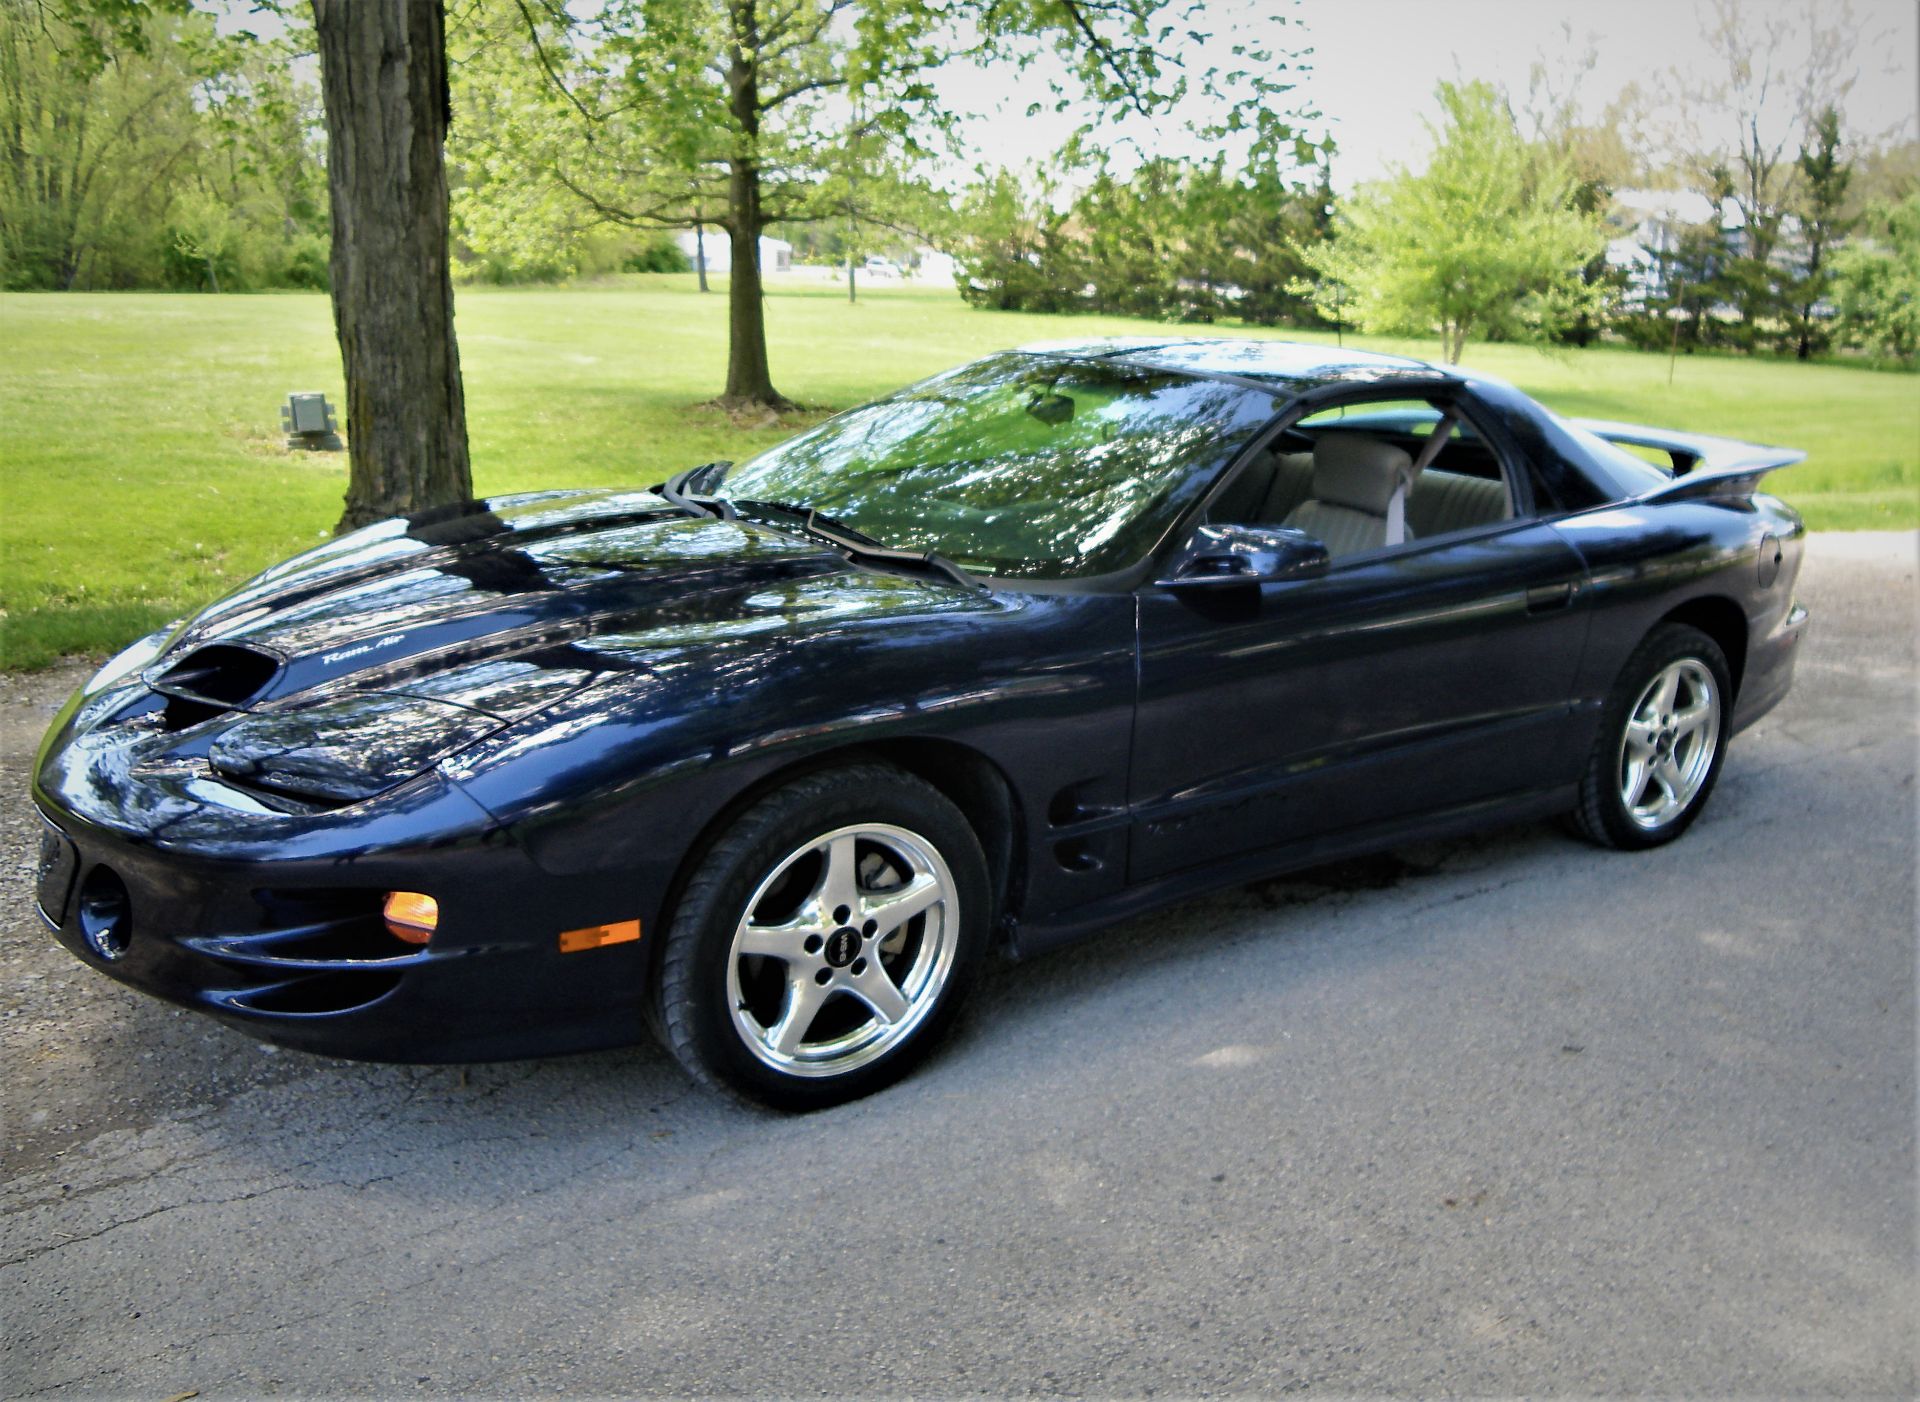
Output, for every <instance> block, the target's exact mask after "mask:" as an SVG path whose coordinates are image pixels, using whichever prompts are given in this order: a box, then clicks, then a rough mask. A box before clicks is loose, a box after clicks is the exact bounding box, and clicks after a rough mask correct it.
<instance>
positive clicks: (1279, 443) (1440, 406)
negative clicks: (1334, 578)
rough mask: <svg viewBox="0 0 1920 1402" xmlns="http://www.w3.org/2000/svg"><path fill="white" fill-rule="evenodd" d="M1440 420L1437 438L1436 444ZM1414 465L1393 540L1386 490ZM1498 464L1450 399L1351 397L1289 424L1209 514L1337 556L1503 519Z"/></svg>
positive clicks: (1508, 504) (1509, 504) (1507, 505)
mask: <svg viewBox="0 0 1920 1402" xmlns="http://www.w3.org/2000/svg"><path fill="white" fill-rule="evenodd" d="M1449 420H1450V421H1449ZM1443 422H1444V423H1446V438H1445V439H1444V440H1443V441H1441V442H1438V443H1436V442H1435V441H1434V434H1435V433H1436V432H1438V431H1440V427H1441V425H1442V423H1443ZM1414 468H1418V469H1419V470H1418V472H1417V474H1416V475H1415V476H1414V479H1413V486H1412V489H1411V491H1410V492H1408V493H1407V495H1406V497H1405V499H1404V501H1403V503H1402V506H1401V509H1400V515H1401V518H1402V519H1401V520H1400V522H1399V529H1400V530H1401V531H1403V532H1404V536H1403V538H1399V539H1396V538H1395V537H1394V535H1393V531H1394V523H1393V519H1392V518H1393V516H1394V514H1395V513H1394V508H1393V497H1394V495H1395V491H1396V488H1397V485H1398V482H1399V479H1400V475H1401V474H1402V473H1403V472H1405V471H1410V470H1412V469H1414ZM1508 471H1509V469H1508V467H1507V465H1506V464H1505V463H1503V462H1502V461H1501V458H1500V455H1499V454H1497V453H1496V452H1495V451H1494V450H1493V447H1492V445H1491V444H1490V443H1489V442H1488V441H1487V440H1486V439H1485V438H1484V437H1483V436H1482V435H1481V434H1480V432H1479V431H1478V430H1477V429H1476V428H1475V426H1474V424H1473V421H1472V419H1471V418H1470V417H1469V416H1468V414H1467V413H1466V412H1465V410H1464V409H1463V408H1461V407H1459V406H1455V405H1452V404H1449V403H1446V402H1436V401H1430V400H1426V399H1405V398H1381V399H1368V400H1361V401H1357V402H1352V403H1347V404H1340V405H1336V406H1333V407H1331V408H1327V409H1322V410H1319V411H1318V412H1316V413H1313V414H1310V415H1308V416H1307V417H1306V418H1303V419H1301V420H1300V421H1298V422H1297V423H1295V424H1294V425H1293V426H1292V427H1291V428H1289V429H1288V430H1287V431H1286V432H1285V433H1284V434H1282V435H1281V436H1280V437H1279V438H1278V439H1276V440H1275V441H1274V443H1273V444H1272V445H1271V446H1270V447H1269V448H1268V449H1267V450H1266V451H1265V452H1263V453H1262V454H1260V456H1259V457H1257V458H1256V459H1255V460H1254V461H1252V462H1250V463H1248V464H1247V466H1246V468H1245V469H1244V470H1243V471H1242V473H1241V474H1240V476H1239V477H1238V478H1236V479H1235V480H1234V481H1233V482H1232V483H1230V484H1228V487H1227V489H1226V490H1225V491H1223V492H1222V493H1221V495H1220V497H1219V499H1218V500H1217V501H1216V502H1215V503H1214V505H1213V508H1212V509H1211V510H1210V512H1209V517H1210V519H1212V520H1214V521H1216V522H1220V521H1227V520H1232V521H1236V522H1239V523H1242V524H1261V525H1285V526H1294V527H1297V528H1299V529H1301V530H1306V531H1309V532H1311V533H1312V534H1314V535H1316V536H1318V537H1320V538H1321V539H1322V540H1324V541H1325V542H1326V544H1327V547H1328V549H1329V551H1330V552H1331V553H1332V554H1333V555H1334V556H1335V557H1336V558H1337V557H1339V556H1342V555H1355V554H1360V553H1363V552H1366V551H1371V550H1376V549H1381V548H1385V547H1391V546H1395V545H1399V544H1402V543H1407V542H1412V541H1418V540H1423V539H1427V538H1429V537H1433V536H1440V535H1450V534H1452V533H1453V532H1455V531H1461V530H1471V529H1474V528H1477V527H1480V526H1485V525H1490V524H1493V523H1495V522H1498V521H1504V520H1507V519H1508V518H1509V517H1511V516H1512V515H1513V503H1514V500H1515V496H1514V492H1513V489H1512V485H1511V482H1510V480H1509V476H1508Z"/></svg>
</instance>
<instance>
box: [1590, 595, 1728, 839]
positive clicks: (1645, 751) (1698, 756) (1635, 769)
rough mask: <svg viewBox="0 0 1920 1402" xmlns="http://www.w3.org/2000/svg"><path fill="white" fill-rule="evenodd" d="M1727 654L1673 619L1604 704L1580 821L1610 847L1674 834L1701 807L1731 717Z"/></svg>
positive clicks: (1715, 775) (1716, 773)
mask: <svg viewBox="0 0 1920 1402" xmlns="http://www.w3.org/2000/svg"><path fill="white" fill-rule="evenodd" d="M1732 698H1733V687H1732V683H1731V678H1730V674H1729V672H1728V668H1727V658H1726V654H1725V653H1724V652H1722V651H1721V649H1720V645H1719V644H1718V643H1716V642H1714V640H1713V639H1712V638H1710V637H1708V636H1707V635H1706V634H1705V633H1702V632H1701V631H1700V630H1699V629H1697V628H1689V627H1687V626H1686V625H1684V624H1668V625H1666V626H1664V627H1661V628H1657V629H1655V630H1654V631H1653V632H1652V633H1651V634H1649V635H1648V637H1647V639H1646V641H1644V642H1643V643H1641V644H1640V646H1639V648H1637V649H1636V650H1635V652H1634V654H1633V656H1632V657H1631V658H1629V659H1628V661H1627V665H1626V667H1625V668H1623V669H1622V671H1621V674H1620V680H1619V681H1618V682H1616V683H1615V684H1614V690H1613V694H1612V695H1611V696H1609V697H1608V698H1607V703H1606V705H1605V707H1604V708H1603V710H1602V711H1601V720H1600V736H1599V739H1598V740H1597V741H1596V742H1595V744H1594V750H1593V755H1592V757H1591V758H1590V759H1589V761H1588V764H1587V772H1586V775H1585V777H1584V778H1583V779H1582V781H1581V785H1580V806H1579V807H1578V808H1577V809H1575V810H1574V815H1573V816H1574V822H1575V825H1576V826H1577V827H1578V828H1579V830H1580V831H1581V833H1582V834H1583V835H1584V836H1586V837H1587V838H1589V839H1591V840H1592V841H1594V842H1596V843H1599V844H1600V845H1601V846H1603V847H1620V848H1629V849H1635V848H1645V847H1655V846H1658V845H1659V844H1661V843H1663V842H1671V841H1672V840H1673V839H1674V838H1676V837H1678V836H1680V834H1681V833H1683V832H1685V831H1686V830H1687V828H1688V827H1689V826H1690V825H1691V824H1692V822H1693V820H1694V819H1695V818H1697V817H1698V816H1699V815H1700V810H1701V809H1702V808H1704V807H1705V806H1706V802H1707V797H1708V795H1709V794H1711V793H1712V792H1713V786H1714V783H1715V782H1716V781H1717V780H1718V779H1719V777H1720V766H1721V764H1722V763H1723V762H1724V760H1725V759H1726V751H1727V741H1728V739H1729V738H1730V732H1731V729H1732V725H1733V699H1732Z"/></svg>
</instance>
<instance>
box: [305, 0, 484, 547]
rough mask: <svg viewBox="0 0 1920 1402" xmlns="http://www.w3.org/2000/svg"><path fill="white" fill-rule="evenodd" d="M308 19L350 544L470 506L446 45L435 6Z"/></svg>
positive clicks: (351, 9) (398, 3) (328, 5)
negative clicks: (450, 220) (453, 268)
mask: <svg viewBox="0 0 1920 1402" xmlns="http://www.w3.org/2000/svg"><path fill="white" fill-rule="evenodd" d="M313 18H314V28H315V31H316V33H317V35H318V37H319V40H320V74H321V89H322V92H323V94H324V96H325V99H326V111H327V185H328V189H329V191H330V193H331V195H332V200H333V249H332V259H331V271H332V282H333V315H334V325H335V329H336V331H337V332H338V334H339V340H340V359H341V363H342V367H343V369H344V370H345V373H346V382H347V439H348V447H349V463H350V465H349V472H348V481H347V504H346V511H345V512H344V514H343V515H342V516H341V518H340V524H339V529H341V530H351V529H353V528H355V527H357V526H363V525H365V524H367V523H368V522H370V521H377V520H379V519H381V518H382V517H386V516H395V515H404V514H406V513H408V512H412V511H418V510H420V509H421V508H423V507H428V506H438V505H442V504H444V503H447V502H453V501H460V500H463V499H465V498H467V497H469V496H471V495H472V494H473V477H472V470H471V468H470V467H469V465H468V461H467V419H466V403H465V399H464V396H463V394H462V390H461V385H460V352H459V348H458V347H457V346H456V345H455V343H454V336H453V280H452V277H451V274H450V271H449V269H448V266H447V257H448V251H447V177H446V165H445V154H444V152H445V143H446V132H447V124H448V121H449V120H450V115H451V113H450V109H449V107H448V101H447V63H446V37H445V32H444V27H443V17H442V14H441V7H440V5H439V3H438V0H313Z"/></svg>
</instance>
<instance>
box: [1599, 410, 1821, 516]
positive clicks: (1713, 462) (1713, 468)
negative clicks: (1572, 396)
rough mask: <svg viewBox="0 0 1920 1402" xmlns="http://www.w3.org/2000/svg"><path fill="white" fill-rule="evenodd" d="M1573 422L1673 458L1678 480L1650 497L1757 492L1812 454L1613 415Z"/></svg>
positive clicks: (1667, 498)
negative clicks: (1619, 419)
mask: <svg viewBox="0 0 1920 1402" xmlns="http://www.w3.org/2000/svg"><path fill="white" fill-rule="evenodd" d="M1573 422H1574V423H1576V424H1578V425H1579V426H1580V427H1581V428H1584V429H1585V430H1586V431H1587V432H1588V433H1591V434H1594V435H1596V436H1597V437H1600V438H1604V439H1606V440H1607V441H1608V442H1609V443H1622V444H1627V445H1629V446H1632V447H1635V448H1652V449H1654V450H1656V451H1658V452H1662V453H1665V454H1666V455H1667V456H1668V457H1669V458H1671V459H1672V460H1673V481H1672V483H1670V484H1669V485H1667V486H1664V487H1655V488H1654V489H1653V490H1652V491H1650V492H1646V493H1644V494H1643V495H1644V497H1645V498H1647V499H1656V498H1657V499H1659V500H1661V501H1672V500H1676V499H1679V498H1682V497H1746V496H1751V495H1752V494H1753V491H1754V488H1755V487H1757V486H1758V485H1759V483H1760V479H1761V478H1762V477H1764V476H1766V475H1767V474H1768V473H1769V472H1772V471H1773V470H1774V469H1776V468H1781V467H1791V466H1793V464H1795V463H1797V462H1801V461H1803V460H1804V459H1805V458H1806V456H1807V455H1806V454H1805V453H1803V452H1801V451H1800V450H1799V449H1798V448H1771V447H1768V446H1767V445H1766V444H1764V443H1743V442H1742V441H1741V440H1739V439H1738V438H1715V437H1713V436H1711V435H1709V434H1705V433H1682V432H1681V431H1680V430H1678V429H1672V428H1648V427H1646V426H1645V425H1644V424H1622V423H1613V422H1611V421H1610V420H1607V419H1575V420H1574V421H1573Z"/></svg>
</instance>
